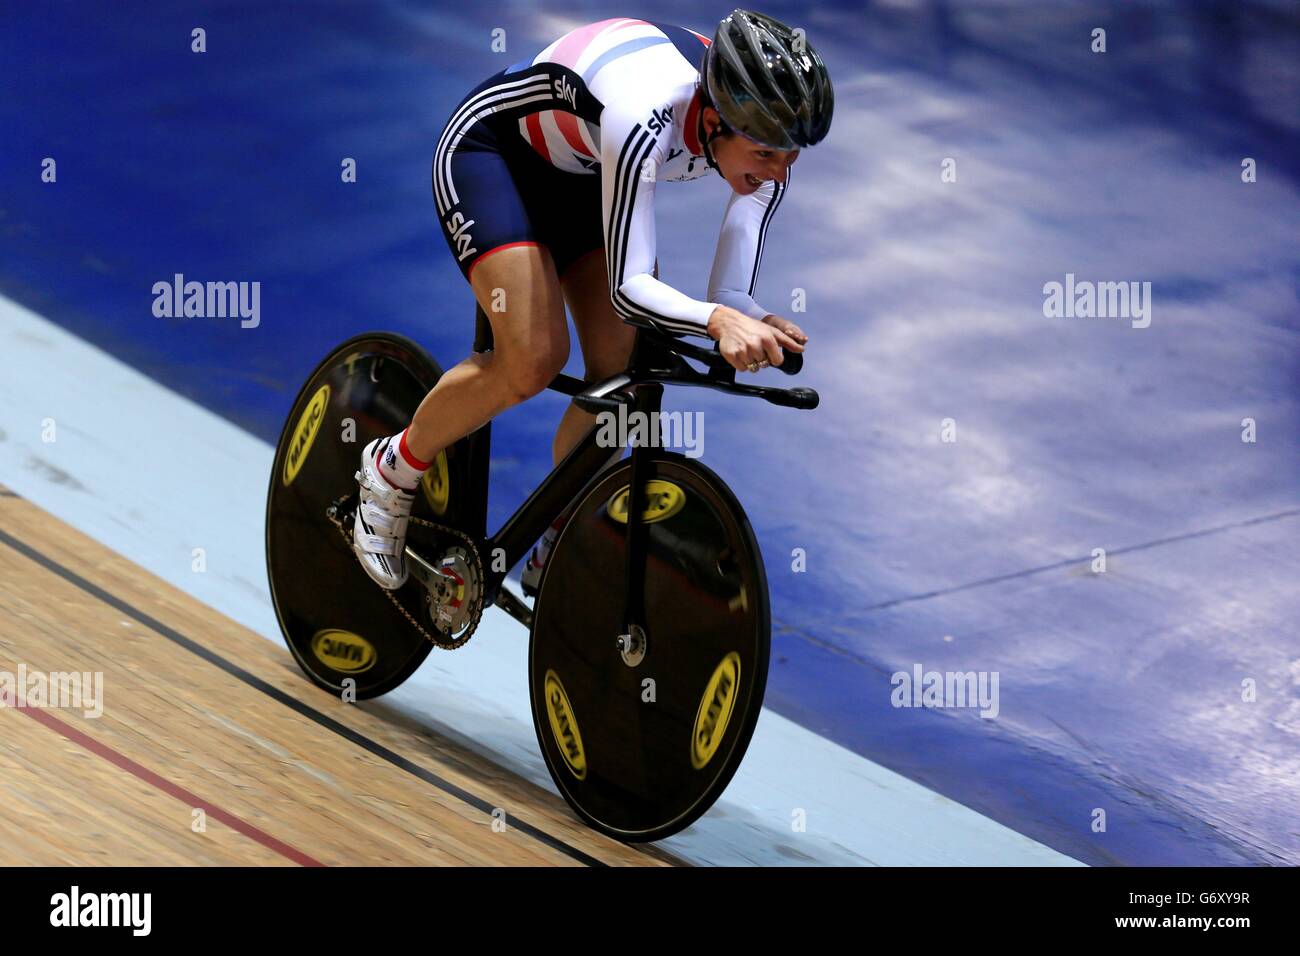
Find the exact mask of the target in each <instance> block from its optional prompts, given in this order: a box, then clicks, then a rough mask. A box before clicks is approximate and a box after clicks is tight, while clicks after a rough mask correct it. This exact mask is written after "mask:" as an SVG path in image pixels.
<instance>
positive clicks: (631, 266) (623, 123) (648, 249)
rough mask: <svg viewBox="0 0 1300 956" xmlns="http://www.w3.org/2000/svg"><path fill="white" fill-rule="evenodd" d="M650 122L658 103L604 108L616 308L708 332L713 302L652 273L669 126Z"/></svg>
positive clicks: (604, 184)
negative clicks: (656, 127)
mask: <svg viewBox="0 0 1300 956" xmlns="http://www.w3.org/2000/svg"><path fill="white" fill-rule="evenodd" d="M663 117H664V114H663V113H662V112H660V113H659V115H658V122H659V123H661V124H662V129H661V131H660V132H659V133H655V132H654V131H653V130H652V129H651V126H650V123H651V121H652V120H654V119H655V108H654V107H649V106H647V107H640V108H636V109H630V108H623V109H618V108H616V107H615V106H613V105H611V106H607V107H605V110H604V112H603V113H602V114H601V118H600V145H601V157H600V161H601V199H602V206H603V214H604V217H605V223H604V228H605V257H606V261H607V263H608V266H609V291H610V299H611V301H612V302H613V305H614V310H615V311H616V312H617V313H618V314H619V315H620V316H622V317H623V318H624V319H625V320H627V321H631V322H640V323H646V322H649V323H653V324H654V325H657V326H659V327H661V328H664V329H666V330H668V331H670V332H687V333H690V334H693V335H703V336H707V335H708V332H707V326H708V322H709V316H710V315H712V314H713V310H714V308H715V304H714V303H711V302H701V301H699V300H698V299H692V298H691V297H690V296H688V295H685V294H684V293H682V292H679V291H677V290H676V289H674V288H673V287H672V286H670V285H668V284H667V283H665V282H660V281H659V280H658V279H656V278H655V277H654V275H653V272H654V265H655V217H654V197H655V185H656V180H657V178H658V177H657V175H648V174H647V173H646V170H647V169H650V170H653V172H654V173H655V174H657V172H658V170H659V168H660V166H661V165H662V164H663V162H664V156H665V151H666V149H667V143H668V142H670V140H671V132H670V130H671V127H670V126H669V125H668V124H666V123H663Z"/></svg>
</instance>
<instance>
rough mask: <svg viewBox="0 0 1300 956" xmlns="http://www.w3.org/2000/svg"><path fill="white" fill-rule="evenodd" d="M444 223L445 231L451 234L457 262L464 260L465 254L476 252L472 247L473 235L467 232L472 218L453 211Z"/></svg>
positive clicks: (471, 223)
mask: <svg viewBox="0 0 1300 956" xmlns="http://www.w3.org/2000/svg"><path fill="white" fill-rule="evenodd" d="M444 225H445V226H446V227H447V232H448V233H450V234H451V244H452V246H453V247H454V249H455V252H456V261H457V262H464V261H465V258H466V257H467V256H472V255H473V254H474V253H476V252H478V250H477V249H475V248H474V247H473V242H474V237H473V236H471V235H470V234H469V227H470V226H472V225H474V220H473V219H466V218H465V215H464V213H459V212H454V213H452V214H451V215H450V216H449V217H448V218H447V221H446V222H445V223H444Z"/></svg>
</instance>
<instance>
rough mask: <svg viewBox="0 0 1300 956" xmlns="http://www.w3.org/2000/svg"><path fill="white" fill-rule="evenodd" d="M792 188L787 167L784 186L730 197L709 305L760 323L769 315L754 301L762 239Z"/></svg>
mask: <svg viewBox="0 0 1300 956" xmlns="http://www.w3.org/2000/svg"><path fill="white" fill-rule="evenodd" d="M789 188H790V170H789V168H787V169H786V179H785V183H784V184H782V183H778V182H776V181H775V180H773V181H772V182H770V183H766V184H764V185H763V186H762V187H761V188H759V189H757V190H755V191H754V192H752V193H750V194H749V195H748V196H742V195H740V194H739V193H736V192H733V193H732V194H731V199H730V200H729V201H728V203H727V210H726V212H725V213H723V216H722V231H721V232H720V233H719V234H718V249H717V252H716V253H715V254H714V256H713V271H712V272H711V273H710V274H709V301H710V302H717V303H718V304H719V305H725V306H727V307H728V308H732V309H735V310H736V311H737V312H743V313H744V314H745V315H747V316H749V317H750V318H751V319H760V320H761V319H762V318H763V317H764V316H766V315H768V314H770V312H771V310H770V309H765V308H763V307H762V306H761V305H759V304H758V303H757V302H755V301H754V285H755V283H757V282H758V267H759V264H760V263H761V262H762V261H763V238H764V237H765V236H766V235H767V225H768V223H769V222H771V221H772V215H773V214H774V213H775V212H776V207H777V206H779V205H781V199H782V197H783V196H785V193H786V190H788V189H789Z"/></svg>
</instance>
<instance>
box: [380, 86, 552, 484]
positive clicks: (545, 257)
mask: <svg viewBox="0 0 1300 956" xmlns="http://www.w3.org/2000/svg"><path fill="white" fill-rule="evenodd" d="M499 79H500V77H499V76H498V77H495V78H493V79H491V80H489V81H488V82H487V83H486V84H484V85H483V86H482V87H480V90H484V89H488V88H489V87H491V86H492V84H493V83H495V82H496V81H497V80H499ZM477 93H478V91H476V92H472V93H471V94H470V95H469V96H468V97H467V98H466V102H470V101H473V100H475V99H476V96H477ZM463 114H464V110H463V109H459V108H458V110H457V111H456V113H455V114H453V120H452V122H451V123H450V124H449V125H448V131H447V132H444V134H443V137H442V140H441V141H440V143H439V148H438V151H437V152H436V154H435V157H434V177H433V191H434V199H435V204H436V206H437V208H438V213H439V218H440V219H441V220H442V226H443V235H444V238H446V240H447V243H448V247H449V248H450V250H451V253H452V256H453V257H454V258H455V260H456V262H457V264H458V265H459V267H460V269H461V271H462V273H463V274H464V275H465V278H466V279H467V280H468V281H469V283H470V286H471V287H472V288H473V290H474V297H475V298H476V299H477V300H478V303H479V305H480V307H482V309H483V312H484V314H485V315H486V316H487V317H488V321H489V323H490V324H491V326H492V335H493V347H492V351H490V352H486V353H481V354H474V355H471V356H470V357H469V358H467V359H465V360H464V361H462V362H461V363H460V364H458V365H456V366H455V367H453V368H451V369H449V370H448V371H447V372H446V373H444V374H443V376H442V378H441V379H439V381H438V384H437V386H436V387H435V388H434V389H433V391H431V392H430V393H429V394H428V395H427V396H426V397H425V399H424V401H423V402H422V403H421V404H420V407H419V409H418V410H417V411H416V414H415V417H414V419H413V420H412V423H411V426H410V427H409V428H408V429H407V432H406V435H405V441H406V446H405V447H406V450H407V451H409V452H410V453H411V455H413V456H414V457H415V458H416V459H418V460H419V461H421V462H432V461H433V460H434V459H435V458H436V457H437V455H438V453H439V452H440V451H442V450H443V449H444V448H446V447H447V446H448V445H451V444H452V443H453V442H455V441H456V440H457V439H459V438H462V437H463V436H465V435H468V434H469V433H470V432H472V431H474V430H475V429H476V428H478V427H480V426H481V425H483V424H484V423H485V422H487V421H489V420H491V419H492V418H494V417H495V416H496V415H497V414H499V413H500V412H502V411H504V410H505V409H507V408H510V407H511V406H513V405H517V404H519V403H520V402H522V401H524V400H525V399H527V398H530V397H531V396H533V395H536V394H537V393H538V392H540V391H541V390H542V389H544V388H545V387H546V386H547V384H549V383H550V381H551V380H552V379H553V378H554V377H555V376H556V375H558V374H559V372H560V370H561V369H562V368H563V367H564V363H565V362H566V361H567V359H568V354H569V332H568V326H567V324H566V323H565V319H564V299H563V296H562V293H561V290H560V285H559V280H558V278H557V276H556V268H555V264H554V260H553V259H552V257H551V252H550V250H549V249H548V248H547V242H546V241H545V238H544V237H542V236H539V235H538V233H537V230H536V228H535V225H534V222H535V219H534V217H533V215H531V210H530V208H529V200H528V198H527V197H531V196H533V195H536V194H539V193H546V192H548V191H550V186H549V183H547V182H546V181H544V180H542V179H540V177H542V176H544V175H545V174H546V173H547V172H548V170H547V167H546V166H545V165H544V164H541V163H540V161H539V160H537V159H536V158H535V157H534V158H533V161H532V162H531V163H529V162H526V161H525V160H526V159H527V157H521V156H520V155H518V153H519V150H518V147H517V146H515V147H511V146H510V143H509V136H508V134H507V135H506V137H505V139H503V138H502V137H501V136H499V135H498V133H497V132H496V131H495V130H494V129H493V128H491V127H489V126H487V125H485V124H483V123H470V124H469V125H465V123H463V122H460V120H458V119H457V117H460V116H462V115H463Z"/></svg>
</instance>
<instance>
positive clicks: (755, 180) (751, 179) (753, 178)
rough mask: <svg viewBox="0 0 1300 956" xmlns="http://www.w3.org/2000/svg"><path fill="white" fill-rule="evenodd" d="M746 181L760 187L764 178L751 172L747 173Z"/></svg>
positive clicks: (756, 187)
mask: <svg viewBox="0 0 1300 956" xmlns="http://www.w3.org/2000/svg"><path fill="white" fill-rule="evenodd" d="M745 182H747V183H749V184H750V185H751V186H753V187H754V188H755V189H759V188H761V187H762V185H763V180H761V179H759V178H757V177H756V176H751V175H750V174H749V173H745Z"/></svg>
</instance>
